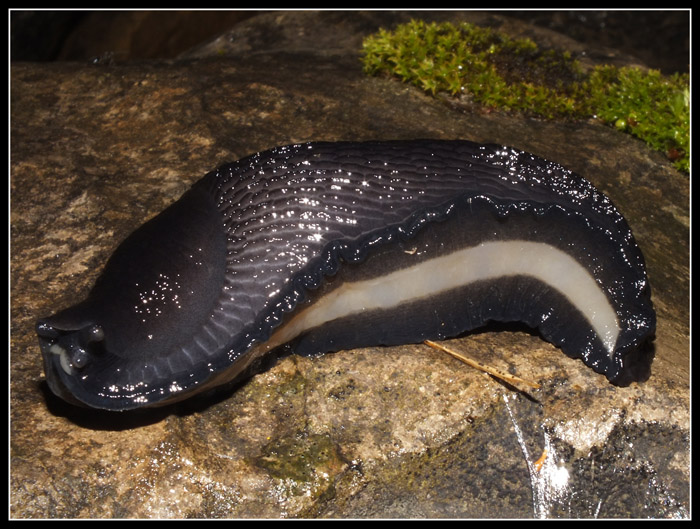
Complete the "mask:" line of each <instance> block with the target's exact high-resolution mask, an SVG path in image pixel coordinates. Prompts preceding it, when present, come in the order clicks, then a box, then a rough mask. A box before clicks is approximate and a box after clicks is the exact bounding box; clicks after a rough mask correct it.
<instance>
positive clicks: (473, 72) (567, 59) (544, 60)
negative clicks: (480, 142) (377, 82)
mask: <svg viewBox="0 0 700 529" xmlns="http://www.w3.org/2000/svg"><path fill="white" fill-rule="evenodd" d="M363 62H364V69H365V72H367V73H368V74H370V75H377V74H382V73H388V74H391V75H394V76H396V77H398V78H400V79H401V80H402V81H404V82H407V83H412V84H414V85H416V86H418V87H419V88H421V89H422V90H424V91H426V92H429V93H431V94H433V95H435V94H437V93H438V92H447V93H449V94H451V95H453V96H463V97H467V98H471V99H472V100H473V101H475V102H477V103H479V104H482V105H485V106H487V107H492V108H498V109H502V110H505V111H510V112H520V113H524V114H527V115H532V116H538V117H542V118H547V119H586V118H590V117H592V116H597V118H598V119H600V120H602V121H603V122H605V123H608V124H610V125H613V126H615V127H617V128H618V129H620V130H624V131H625V132H629V133H631V134H634V135H635V136H637V137H639V138H640V139H642V140H644V141H646V142H647V143H648V144H649V145H650V146H651V147H653V148H654V149H657V150H660V151H663V152H665V153H666V154H667V155H668V157H669V158H670V159H671V160H672V161H673V162H674V164H675V165H676V167H677V168H679V169H681V170H684V171H686V172H687V171H688V170H689V153H690V148H689V145H690V88H689V78H688V76H687V75H674V76H671V77H665V76H662V75H661V74H660V73H659V72H657V71H654V70H651V71H645V70H640V69H637V68H616V67H613V66H601V67H597V68H595V69H594V70H593V71H592V72H590V73H584V72H583V70H582V68H581V67H580V65H579V63H578V62H577V61H576V60H574V59H572V57H571V55H570V54H569V53H568V52H560V51H557V50H541V49H539V48H538V46H537V45H536V44H535V43H534V42H533V41H531V40H530V39H513V38H511V37H509V36H508V35H505V34H503V33H499V32H496V31H493V30H491V29H489V28H480V27H476V26H473V25H471V24H467V23H462V24H460V25H453V24H450V23H442V24H436V23H431V24H427V23H425V22H423V21H417V20H414V21H411V22H409V23H408V24H404V25H401V26H398V27H397V28H396V29H395V30H394V31H391V32H390V31H386V30H383V29H382V30H380V31H379V32H378V33H377V34H375V35H372V36H370V37H368V38H366V39H365V41H364V42H363Z"/></svg>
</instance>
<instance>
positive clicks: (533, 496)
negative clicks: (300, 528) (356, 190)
mask: <svg viewBox="0 0 700 529" xmlns="http://www.w3.org/2000/svg"><path fill="white" fill-rule="evenodd" d="M439 16H441V17H443V18H449V17H456V16H457V15H456V14H450V13H443V14H440V15H439ZM465 16H466V17H467V18H470V17H471V18H473V19H474V20H476V21H478V22H481V23H487V22H489V23H492V24H495V25H496V26H499V24H500V25H501V27H502V28H505V29H509V30H511V31H513V32H514V33H515V34H527V35H529V36H532V37H535V38H536V36H537V35H541V36H542V39H544V40H545V41H546V42H548V43H559V44H562V43H563V44H567V43H568V44H571V46H573V47H576V45H575V44H574V43H572V42H571V41H570V40H569V39H567V38H566V37H560V36H558V35H557V34H555V33H553V32H544V33H542V32H540V31H539V30H536V29H534V28H532V27H530V26H527V25H521V24H519V23H515V22H512V21H509V22H503V23H502V20H501V19H500V18H499V17H497V16H495V15H483V14H478V13H470V14H467V15H465ZM407 18H408V15H407V14H391V13H370V14H363V13H342V14H341V13H321V14H318V13H304V12H298V13H270V14H265V15H261V16H259V17H255V18H252V19H251V20H249V21H248V22H245V23H243V24H241V25H240V26H238V27H237V28H236V29H235V30H233V31H232V32H231V33H229V34H227V35H226V36H225V37H222V38H221V39H218V40H217V41H215V42H214V43H212V44H210V45H208V46H203V47H201V48H199V49H197V50H193V51H192V52H190V53H188V54H187V56H186V57H184V58H182V59H180V60H177V61H171V62H148V63H139V64H107V65H103V64H100V65H83V64H43V65H34V64H14V65H12V68H11V134H12V136H11V218H10V221H11V252H12V253H11V262H10V264H11V295H12V300H11V301H12V303H11V329H10V330H11V344H10V345H11V351H10V354H11V357H10V359H11V380H10V390H11V392H10V404H11V408H10V419H11V431H10V434H11V435H10V437H11V438H10V441H11V447H10V462H11V473H10V515H11V516H13V517H17V518H32V517H43V518H46V517H285V516H307V517H315V516H324V517H426V516H427V517H531V516H541V515H543V516H564V517H593V516H597V517H685V516H688V515H689V508H690V507H689V458H690V454H689V320H688V318H689V305H688V304H689V291H688V283H689V268H688V266H689V249H688V248H689V224H690V221H689V186H688V178H687V175H682V174H679V173H678V172H676V171H675V170H673V168H672V167H671V165H670V164H669V163H668V162H667V161H666V160H665V159H664V157H663V156H662V155H660V154H657V153H654V152H651V151H649V150H648V149H647V148H646V147H645V146H644V145H643V144H642V143H640V142H639V141H637V140H634V139H632V138H629V137H627V136H624V135H621V134H618V133H617V132H615V131H613V130H611V129H608V128H604V127H602V126H600V125H598V124H596V123H564V124H561V123H559V124H556V123H547V122H543V121H538V120H527V119H522V118H518V117H513V116H505V115H501V114H499V113H492V112H484V111H480V110H478V109H469V108H463V107H461V106H460V105H458V104H454V103H451V102H449V101H443V100H440V99H434V98H431V97H428V96H426V95H424V94H422V93H420V92H418V91H416V90H415V89H413V88H409V87H406V86H404V85H401V84H399V83H397V82H395V81H392V80H388V79H382V78H366V77H365V76H363V75H362V72H361V68H360V64H359V62H358V55H357V50H358V46H359V43H360V42H361V39H362V37H363V36H364V35H365V34H368V33H370V32H371V31H374V30H375V29H376V28H377V27H378V25H385V26H389V25H391V24H392V23H394V22H396V21H403V20H406V19H407ZM621 60H622V59H621ZM418 137H435V138H465V139H470V140H474V141H482V142H491V141H493V142H499V143H504V144H510V145H513V146H517V147H519V148H522V149H525V150H528V151H531V152H534V153H536V154H538V155H541V156H543V157H545V158H549V159H552V160H556V161H558V162H560V163H562V164H564V165H565V166H567V167H569V168H571V169H573V170H574V171H576V172H578V173H580V174H582V175H584V176H586V177H587V178H589V179H590V180H592V181H593V182H594V183H595V184H596V185H598V186H599V187H600V188H601V189H602V190H603V191H605V192H606V193H607V194H609V195H610V196H611V197H612V198H613V200H614V201H615V202H616V204H617V205H618V206H619V208H620V209H621V210H622V212H623V213H624V215H625V216H626V217H627V219H628V221H629V223H630V225H631V226H632V229H633V231H634V232H635V235H636V237H637V240H638V242H639V243H640V246H641V247H642V250H643V251H644V253H645V256H646V258H647V261H648V268H649V275H650V280H651V284H652V287H653V294H654V302H655V305H656V308H657V312H658V318H659V325H658V331H657V339H656V342H655V352H656V357H655V361H654V364H653V366H652V374H651V377H650V378H649V380H647V381H645V382H643V383H640V384H632V385H631V386H629V387H624V388H620V387H616V386H612V385H610V384H609V383H607V381H606V380H605V379H604V377H602V376H599V375H596V374H595V373H593V372H592V371H591V370H590V369H588V368H586V367H585V366H584V365H583V364H582V363H581V362H578V361H574V360H571V359H569V358H567V357H565V356H564V355H563V354H562V353H561V352H560V351H559V350H558V349H556V348H555V347H553V346H551V345H550V344H548V343H546V342H544V341H542V340H541V339H540V338H539V337H538V336H537V335H536V334H533V333H530V332H528V331H527V330H525V329H519V328H517V327H516V328H508V329H507V330H505V331H503V332H493V331H496V330H498V329H494V328H492V329H489V330H486V331H482V332H476V333H472V334H470V335H468V336H465V337H463V338H460V339H456V340H452V341H450V342H449V344H450V345H451V346H452V347H454V348H455V349H458V350H460V351H462V352H464V353H467V354H469V355H471V356H472V357H474V358H476V359H478V360H480V361H483V362H486V363H489V364H491V365H494V366H495V367H498V368H501V369H505V370H512V371H513V372H515V373H518V374H519V375H521V376H523V377H525V378H530V379H535V380H538V381H540V383H541V384H542V388H541V389H539V390H536V391H530V392H528V393H518V392H515V391H513V390H512V389H511V388H508V387H505V386H504V385H502V384H500V383H498V382H496V381H494V380H493V379H491V378H489V377H488V376H486V375H484V374H482V373H479V372H476V371H474V370H472V369H470V368H467V367H466V366H464V365H462V364H461V363H459V362H458V361H457V360H454V359H452V358H451V357H448V356H446V355H444V354H443V353H440V352H437V351H434V350H432V349H430V348H428V347H426V346H422V345H410V346H405V347H393V348H376V349H362V350H355V351H343V352H339V353H336V354H331V355H326V356H323V357H320V358H313V359H311V358H300V357H296V356H288V357H286V358H284V359H282V360H280V361H279V362H278V363H276V364H275V365H274V366H272V367H271V368H270V369H268V370H267V371H265V372H263V373H261V374H259V375H257V376H255V377H253V378H252V379H251V380H249V381H248V382H247V383H245V384H242V385H241V386H240V387H238V388H237V389H236V390H235V391H232V392H230V393H228V394H227V395H224V396H222V397H220V398H219V399H218V400H217V401H215V402H195V403H186V404H183V406H182V407H181V408H180V409H178V410H176V412H174V413H173V412H172V410H168V411H167V412H158V411H155V412H149V413H143V414H142V413H137V414H133V415H117V416H113V415H104V414H101V413H95V412H89V411H85V410H78V409H75V408H72V407H69V406H67V405H64V404H62V403H61V402H60V401H57V400H56V399H55V398H53V397H52V396H51V395H50V394H49V393H48V391H47V389H46V387H45V384H44V383H43V382H42V381H43V374H42V368H41V359H40V355H39V351H38V345H37V342H36V338H35V334H34V330H33V326H34V321H35V320H36V318H37V317H39V316H43V315H46V314H48V313H51V312H53V311H55V310H57V309H58V308H61V307H64V306H67V305H69V304H71V303H73V302H75V301H76V300H77V299H78V298H80V297H81V296H83V295H85V294H86V293H87V291H88V290H89V288H90V286H91V284H92V282H93V281H94V279H95V277H96V276H97V275H98V273H99V271H100V269H101V267H102V265H103V264H104V262H105V260H106V259H107V257H108V256H109V255H110V253H111V252H112V251H113V250H114V248H115V247H116V245H117V244H118V242H119V241H120V240H122V239H123V238H124V237H126V236H127V235H128V233H129V232H130V231H132V230H133V229H135V228H136V227H138V226H139V225H140V224H141V223H142V222H143V221H144V220H146V219H147V218H149V217H151V216H153V215H154V214H156V213H158V212H159V211H160V210H162V209H163V208H164V207H165V206H166V205H167V204H169V203H170V202H172V201H173V200H175V199H177V197H178V196H179V195H180V194H181V193H182V192H183V191H184V190H185V189H187V187H188V186H189V185H190V184H191V183H192V182H194V181H195V180H196V179H198V178H199V177H200V176H202V175H203V174H204V173H205V172H207V171H208V170H210V169H212V168H213V167H215V166H216V165H219V164H221V163H223V162H225V161H229V160H233V159H236V158H239V157H241V156H244V155H247V154H249V153H251V152H254V151H256V150H262V149H266V148H269V147H271V146H274V145H278V144H286V143H292V142H300V141H307V140H348V139H349V140H363V139H395V138H418ZM545 449H546V454H547V457H546V458H544V459H543V460H542V461H543V463H542V464H541V468H540V470H539V471H537V470H536V466H535V462H536V461H537V460H538V459H540V456H542V455H543V454H544V451H545Z"/></svg>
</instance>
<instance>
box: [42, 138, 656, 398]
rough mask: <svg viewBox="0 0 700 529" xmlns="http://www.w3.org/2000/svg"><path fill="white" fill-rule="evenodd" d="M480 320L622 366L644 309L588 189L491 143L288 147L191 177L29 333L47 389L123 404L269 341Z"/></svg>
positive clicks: (242, 363) (240, 360) (368, 339)
mask: <svg viewBox="0 0 700 529" xmlns="http://www.w3.org/2000/svg"><path fill="white" fill-rule="evenodd" d="M489 321H504V322H508V321H520V322H524V323H525V324H527V325H529V326H531V327H533V328H537V329H538V330H539V332H540V334H541V336H542V337H543V338H545V339H546V340H548V341H550V342H552V343H553V344H555V345H557V346H558V347H560V348H561V349H562V350H563V351H564V352H565V353H566V354H567V355H569V356H571V357H574V358H580V359H581V360H582V361H583V362H585V364H586V365H588V366H590V367H591V368H592V369H594V370H595V371H596V372H598V373H603V374H605V376H607V377H608V379H609V380H611V381H613V382H615V381H616V380H618V379H619V378H620V377H621V376H622V374H623V372H624V371H625V368H626V367H628V364H629V363H630V362H632V361H633V360H634V359H635V357H636V356H637V355H639V354H640V353H639V352H638V351H639V348H640V346H641V345H642V344H643V343H644V342H646V341H647V339H650V338H652V337H653V335H654V331H655V325H656V319H655V313H654V310H653V308H652V303H651V299H650V288H649V284H648V280H647V275H646V271H645V266H644V259H643V256H642V254H641V252H640V250H639V248H638V247H637V244H636V243H635V241H634V238H633V236H632V233H631V231H630V229H629V227H628V225H627V223H626V221H625V220H624V218H623V217H622V215H621V214H620V213H619V212H618V211H617V209H616V208H615V207H614V206H613V204H612V203H611V201H610V200H609V199H608V198H607V197H606V196H605V195H603V194H602V193H601V192H599V191H598V190H597V189H595V188H594V187H593V185H591V184H590V183H589V182H588V181H586V180H584V179H583V178H581V177H579V176H577V175H575V174H573V173H571V172H570V171H568V170H566V169H564V168H562V167H561V166H560V165H558V164H556V163H552V162H548V161H545V160H543V159H541V158H538V157H536V156H533V155H531V154H528V153H525V152H522V151H517V150H515V149H512V148H508V147H502V146H497V145H478V144H475V143H471V142H466V141H430V140H427V141H426V140H421V141H406V142H404V141H396V142H368V143H308V144H302V145H292V146H286V147H278V148H275V149H272V150H269V151H266V152H262V153H258V154H254V155H252V156H249V157H247V158H244V159H242V160H240V161H237V162H234V163H232V164H229V165H225V166H223V167H221V168H219V169H217V170H215V171H213V172H211V173H209V174H207V175H206V176H205V177H204V178H203V179H201V180H200V181H199V182H197V183H196V184H195V185H194V186H193V187H192V188H191V189H190V190H189V191H188V192H187V193H185V195H183V197H182V198H181V199H180V200H178V201H177V202H176V203H174V204H173V205H172V206H170V207H169V208H168V209H166V210H165V211H164V212H163V213H161V214H160V215H158V216H157V217H155V218H153V219H152V220H151V221H149V222H147V223H146V224H144V225H143V226H142V227H141V228H140V229H138V230H137V231H136V232H134V233H133V234H132V235H131V236H130V237H128V238H127V239H126V240H125V241H124V242H123V243H122V244H121V245H120V246H119V247H118V248H117V250H116V251H115V253H114V255H113V256H112V257H111V258H110V259H109V261H108V262H107V264H106V266H105V269H104V271H103V273H102V275H101V276H100V277H99V278H98V279H97V281H96V283H95V286H94V288H93V289H92V291H91V292H90V294H89V296H88V297H87V299H86V300H84V301H82V302H81V303H79V304H77V305H75V306H73V307H70V308H68V309H66V310H63V311H61V312H58V313H57V314H55V315H54V316H51V317H48V318H44V319H41V320H39V321H38V323H37V334H38V336H39V343H40V347H41V352H42V355H43V361H44V371H45V374H46V379H47V381H48V384H49V387H50V388H51V390H52V391H53V392H54V393H55V394H56V395H59V396H60V397H62V398H63V399H65V400H67V401H69V402H73V403H77V404H81V405H84V406H89V407H94V408H102V409H107V410H127V409H132V408H138V407H144V406H158V405H163V404H167V403H171V402H175V401H177V400H181V399H183V398H186V397H189V396H191V395H194V394H195V393H199V392H201V391H202V390H204V389H208V388H212V387H215V386H218V385H221V384H224V383H227V382H229V381H232V380H234V379H236V378H237V377H240V376H241V375H243V374H246V373H248V372H249V371H250V369H248V368H249V367H251V364H252V363H253V361H255V360H257V359H259V358H261V357H262V356H263V355H264V354H265V353H267V352H268V351H269V350H271V349H273V348H274V347H276V346H278V345H281V344H284V343H287V342H290V343H291V344H292V346H293V348H294V350H295V351H296V352H298V353H301V354H317V353H323V352H327V351H334V350H338V349H347V348H353V347H360V346H369V345H381V344H383V345H392V344H403V343H415V342H420V341H422V340H425V339H442V338H446V337H451V336H455V335H458V334H460V333H463V332H465V331H469V330H471V329H474V328H477V327H479V326H482V325H484V324H485V323H487V322H489Z"/></svg>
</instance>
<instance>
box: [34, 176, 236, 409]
mask: <svg viewBox="0 0 700 529" xmlns="http://www.w3.org/2000/svg"><path fill="white" fill-rule="evenodd" d="M225 257H226V236H225V232H224V228H223V223H222V220H221V216H220V214H219V212H218V210H217V208H216V205H215V204H214V202H213V200H212V198H211V196H210V194H209V193H208V191H207V189H206V187H205V186H204V185H198V186H195V187H193V188H192V189H191V190H190V191H188V192H187V193H186V194H185V195H184V196H183V197H182V198H181V199H180V200H179V201H177V202H176V203H175V204H173V205H172V206H170V207H169V208H168V209H166V210H165V211H163V213H161V214H160V215H158V216H157V217H155V218H153V219H152V220H150V221H149V222H147V223H146V224H144V225H143V226H142V227H141V228H139V229H138V230H136V231H135V232H134V233H133V234H131V235H130V236H129V237H128V238H127V239H126V240H125V241H124V242H123V243H122V244H121V245H120V246H119V247H118V248H117V250H116V251H115V253H114V254H113V255H112V257H111V258H110V260H109V261H108V262H107V265H106V266H105V269H104V271H103V273H102V275H101V276H100V277H99V278H98V279H97V281H96V283H95V286H94V288H93V289H92V291H91V292H90V294H89V296H88V297H87V299H86V300H84V301H83V302H81V303H79V304H77V305H75V306H73V307H70V308H68V309H65V310H63V311H61V312H59V313H57V314H55V315H53V316H51V317H48V318H42V319H40V320H39V321H38V322H37V326H36V331H37V335H38V337H39V344H40V348H41V352H42V355H43V362H44V372H45V374H46V379H47V382H48V384H49V387H50V388H51V390H52V391H53V392H54V393H55V394H56V395H58V396H60V397H61V398H63V399H64V400H66V401H69V402H72V403H76V404H82V405H87V406H90V407H95V408H103V409H110V410H123V409H129V408H135V407H139V406H143V405H152V404H154V403H158V402H160V401H164V400H170V399H171V398H172V397H173V394H174V393H177V392H178V391H180V390H181V389H182V387H183V385H184V384H186V383H187V379H188V377H189V378H190V379H191V378H192V370H193V369H194V363H195V361H194V360H193V359H185V360H183V359H182V356H183V351H182V347H181V346H182V344H185V343H187V342H188V340H191V339H192V338H193V336H195V335H196V333H197V332H198V331H199V330H200V329H201V327H202V325H203V324H204V322H206V320H207V318H208V317H209V316H210V314H211V311H212V310H213V307H214V305H215V303H216V300H217V299H218V297H219V295H220V294H221V292H222V289H223V280H224V272H225Z"/></svg>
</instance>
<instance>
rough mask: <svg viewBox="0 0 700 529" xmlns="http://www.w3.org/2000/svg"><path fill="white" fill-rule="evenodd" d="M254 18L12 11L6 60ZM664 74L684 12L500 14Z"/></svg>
mask: <svg viewBox="0 0 700 529" xmlns="http://www.w3.org/2000/svg"><path fill="white" fill-rule="evenodd" d="M259 13H260V12H258V11H12V12H11V13H10V17H11V18H10V58H11V60H12V61H93V60H100V59H105V58H107V59H110V60H117V61H128V60H139V59H170V58H174V57H176V56H177V55H178V54H180V53H182V52H184V51H186V50H188V49H190V48H192V47H193V46H196V45H197V44H200V43H202V42H205V41H208V40H210V39H212V38H213V37H215V36H216V35H219V34H220V33H222V32H224V31H226V30H228V29H230V28H232V27H233V26H235V25H236V24H238V23H239V22H241V21H243V20H247V19H249V18H251V17H254V16H257V15H258V14H259ZM499 14H501V15H504V16H510V17H514V18H519V19H521V20H527V21H529V22H531V23H533V24H536V25H538V26H543V27H546V28H549V29H552V30H555V31H558V32H560V33H563V34H565V35H568V36H569V37H571V38H574V39H576V40H578V41H580V42H582V43H584V44H585V43H590V44H591V45H595V46H603V47H609V48H612V49H617V50H619V51H620V52H622V53H625V54H628V55H632V56H634V57H637V58H638V59H640V60H641V62H643V63H644V64H647V65H648V66H650V67H652V68H656V69H659V70H661V71H662V72H664V73H667V74H668V73H673V72H677V71H678V72H688V71H689V65H690V11H688V10H680V11H504V12H499Z"/></svg>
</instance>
